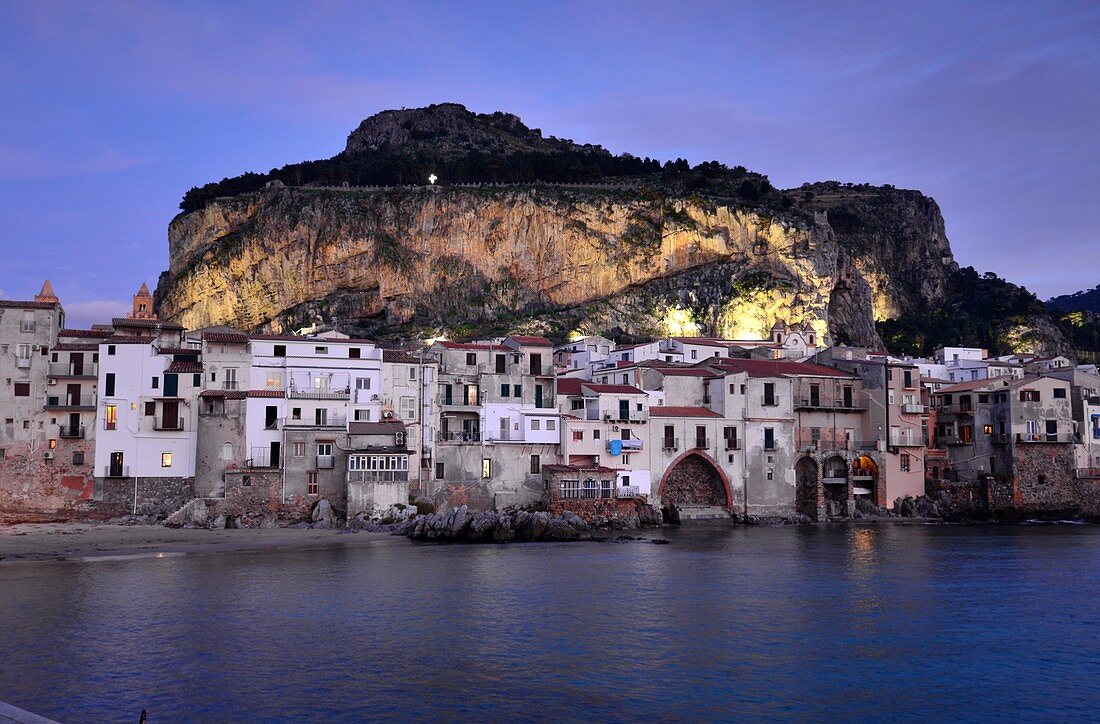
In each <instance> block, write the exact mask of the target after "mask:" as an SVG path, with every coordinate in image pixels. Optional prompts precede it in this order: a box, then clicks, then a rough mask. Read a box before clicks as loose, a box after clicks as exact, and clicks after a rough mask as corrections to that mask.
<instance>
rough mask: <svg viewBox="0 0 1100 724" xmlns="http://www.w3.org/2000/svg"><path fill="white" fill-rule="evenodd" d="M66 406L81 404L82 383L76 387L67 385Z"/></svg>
mask: <svg viewBox="0 0 1100 724" xmlns="http://www.w3.org/2000/svg"><path fill="white" fill-rule="evenodd" d="M65 404H67V405H79V404H80V383H77V384H75V385H65Z"/></svg>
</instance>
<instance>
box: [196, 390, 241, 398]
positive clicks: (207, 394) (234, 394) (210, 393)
mask: <svg viewBox="0 0 1100 724" xmlns="http://www.w3.org/2000/svg"><path fill="white" fill-rule="evenodd" d="M245 396H246V393H245V392H244V390H203V392H202V393H200V394H199V397H201V398H203V399H207V400H209V399H221V400H243V399H244V398H245Z"/></svg>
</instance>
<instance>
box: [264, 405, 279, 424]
mask: <svg viewBox="0 0 1100 724" xmlns="http://www.w3.org/2000/svg"><path fill="white" fill-rule="evenodd" d="M278 421H279V408H278V407H276V406H275V405H268V406H267V407H265V408H264V428H265V429H268V430H274V429H275V428H276V427H277V425H278Z"/></svg>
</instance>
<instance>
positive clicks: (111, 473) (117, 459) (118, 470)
mask: <svg viewBox="0 0 1100 724" xmlns="http://www.w3.org/2000/svg"><path fill="white" fill-rule="evenodd" d="M122 472H123V467H122V453H120V452H113V453H111V467H110V470H108V471H107V477H110V478H121V477H122Z"/></svg>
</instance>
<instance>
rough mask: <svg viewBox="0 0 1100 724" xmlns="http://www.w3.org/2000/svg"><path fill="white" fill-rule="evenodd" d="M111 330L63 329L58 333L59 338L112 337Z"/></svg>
mask: <svg viewBox="0 0 1100 724" xmlns="http://www.w3.org/2000/svg"><path fill="white" fill-rule="evenodd" d="M111 334H112V332H111V330H109V329H63V330H61V331H60V332H58V333H57V336H58V337H96V338H103V337H110V336H111Z"/></svg>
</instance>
